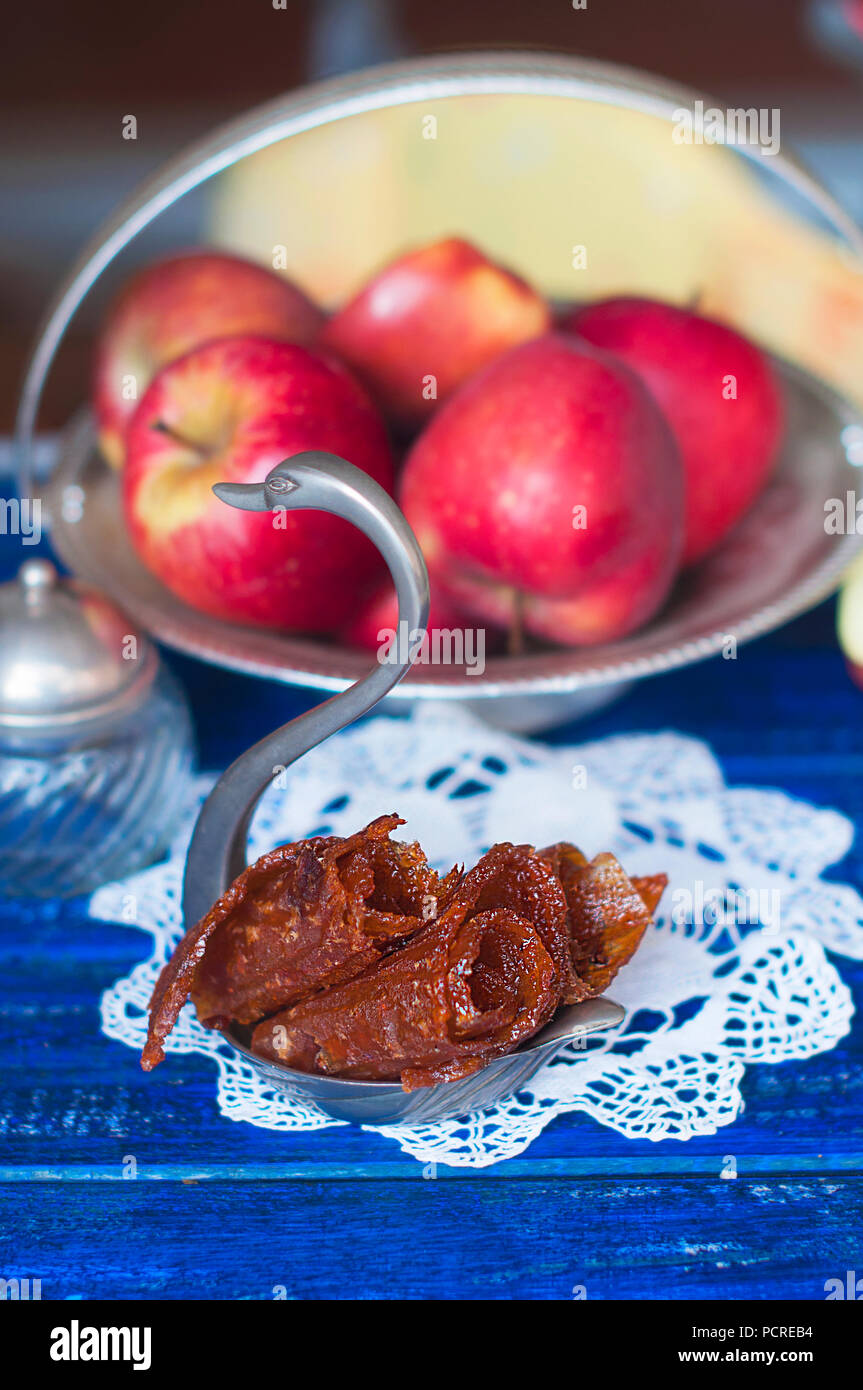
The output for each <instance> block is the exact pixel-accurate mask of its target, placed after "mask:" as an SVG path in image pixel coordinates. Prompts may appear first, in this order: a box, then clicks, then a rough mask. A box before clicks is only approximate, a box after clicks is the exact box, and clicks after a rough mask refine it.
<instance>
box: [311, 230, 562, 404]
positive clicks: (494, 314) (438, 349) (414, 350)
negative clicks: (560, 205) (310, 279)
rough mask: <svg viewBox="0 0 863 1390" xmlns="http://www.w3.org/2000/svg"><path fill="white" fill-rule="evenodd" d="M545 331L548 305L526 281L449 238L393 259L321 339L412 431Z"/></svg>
mask: <svg viewBox="0 0 863 1390" xmlns="http://www.w3.org/2000/svg"><path fill="white" fill-rule="evenodd" d="M548 326H549V311H548V306H547V305H546V303H545V302H544V300H543V299H541V298H540V296H539V295H538V294H537V293H536V291H535V290H533V289H531V287H530V286H529V285H527V284H526V283H525V282H524V280H521V279H519V277H518V276H517V275H513V274H512V273H511V272H510V271H508V270H505V269H504V268H503V266H499V265H495V264H494V262H493V261H490V260H488V258H487V257H486V256H484V255H483V254H482V253H481V252H480V251H477V250H476V248H475V247H473V246H471V245H470V244H469V243H468V242H466V241H459V240H458V239H457V238H456V237H450V238H449V239H448V240H446V241H437V242H434V243H433V244H432V245H430V246H422V247H420V248H419V249H418V250H416V251H410V252H408V254H407V255H405V256H401V257H400V258H399V259H398V260H396V261H392V262H391V263H390V264H389V265H388V266H386V267H385V268H384V269H383V270H382V271H381V272H380V274H379V275H377V276H376V277H375V278H374V279H373V280H372V281H371V282H370V283H369V284H368V285H366V287H365V288H364V289H363V290H361V291H360V293H359V294H358V295H357V296H356V297H355V298H354V299H352V300H351V301H350V303H349V304H346V305H345V306H344V308H342V309H341V310H339V312H338V313H336V314H334V315H333V317H332V318H331V319H330V320H329V322H328V323H327V325H326V327H325V329H324V332H323V341H324V342H325V343H326V345H327V346H328V347H330V348H332V350H333V351H334V352H336V353H338V355H339V356H340V357H341V358H342V360H343V361H345V362H347V363H348V365H349V366H351V367H353V368H354V370H355V371H356V372H357V374H358V375H359V377H360V378H361V380H363V381H364V382H365V384H366V385H367V386H368V387H369V389H370V391H371V392H372V394H373V395H374V396H375V397H376V398H377V400H378V402H379V403H380V405H381V407H382V409H383V410H384V411H385V413H386V414H388V415H389V416H390V417H391V418H392V419H393V420H395V421H397V422H398V423H399V424H401V425H404V426H406V427H410V426H412V425H416V424H419V423H421V422H422V421H423V420H425V419H427V418H428V416H429V415H430V414H431V413H432V412H433V410H434V408H435V406H436V405H437V403H438V402H440V401H443V400H445V399H446V398H447V397H448V396H449V395H451V394H452V392H453V391H454V390H455V389H456V387H457V386H460V385H461V384H462V382H464V381H466V380H467V379H468V377H470V376H473V374H474V372H476V371H478V370H479V369H480V368H481V367H484V366H485V365H486V364H487V363H488V362H491V361H492V360H493V359H494V358H495V357H499V356H500V354H501V353H502V352H505V351H506V350H507V349H508V348H511V347H514V346H515V345H516V344H517V343H522V342H525V341H526V340H527V339H529V338H536V337H537V336H538V335H539V334H541V333H544V332H545V331H546V329H547V328H548Z"/></svg>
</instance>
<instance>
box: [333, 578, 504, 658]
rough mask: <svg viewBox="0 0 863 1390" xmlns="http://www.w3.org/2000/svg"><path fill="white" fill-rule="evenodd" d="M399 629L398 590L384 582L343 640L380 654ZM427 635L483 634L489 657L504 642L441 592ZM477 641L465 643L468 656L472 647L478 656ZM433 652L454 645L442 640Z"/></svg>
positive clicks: (435, 592) (431, 610)
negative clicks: (391, 636)
mask: <svg viewBox="0 0 863 1390" xmlns="http://www.w3.org/2000/svg"><path fill="white" fill-rule="evenodd" d="M398 626H399V605H398V599H397V598H396V591H395V587H394V585H393V584H392V583H391V582H390V581H384V583H383V584H381V585H379V587H378V588H376V589H375V590H374V592H373V593H371V594H370V595H369V597H368V598H367V599H366V601H365V602H364V603H363V604H362V605H361V606H360V608H359V611H358V612H356V613H355V614H354V616H353V617H352V618H351V620H350V622H349V623H348V624H347V625H346V626H345V628H344V631H343V633H342V637H343V638H344V640H345V641H346V642H347V643H348V644H349V645H350V646H352V647H359V648H361V649H362V650H363V651H368V652H380V651H381V649H382V646H384V644H385V643H386V642H387V641H388V640H391V639H390V636H389V635H390V634H391V633H394V632H398ZM426 631H427V632H429V633H432V634H441V635H442V634H444V633H453V632H455V633H458V632H463V633H470V634H474V633H477V634H478V633H479V632H482V638H481V639H479V640H481V642H482V647H483V651H484V653H486V654H489V653H491V652H494V651H499V650H500V647H501V645H502V639H503V634H502V633H500V632H497V631H495V629H493V628H489V627H486V625H485V624H484V623H482V624H480V625H479V626H478V625H477V623H476V621H475V620H474V619H473V618H472V617H471V616H470V614H468V613H466V612H465V610H464V609H463V608H460V607H459V606H458V604H455V603H453V602H452V600H451V599H449V598H448V597H447V595H446V594H442V593H440V592H439V591H438V590H437V589H433V591H432V596H431V603H430V605H429V616H428V623H427V624H426ZM477 640H478V639H477V637H473V636H471V637H470V638H469V639H467V640H463V643H462V650H463V651H465V652H467V651H468V647H469V646H470V651H471V652H474V653H475V652H476V651H477ZM433 650H439V651H446V652H449V651H450V645H449V644H448V643H447V642H445V641H443V640H440V641H439V642H438V643H437V644H433Z"/></svg>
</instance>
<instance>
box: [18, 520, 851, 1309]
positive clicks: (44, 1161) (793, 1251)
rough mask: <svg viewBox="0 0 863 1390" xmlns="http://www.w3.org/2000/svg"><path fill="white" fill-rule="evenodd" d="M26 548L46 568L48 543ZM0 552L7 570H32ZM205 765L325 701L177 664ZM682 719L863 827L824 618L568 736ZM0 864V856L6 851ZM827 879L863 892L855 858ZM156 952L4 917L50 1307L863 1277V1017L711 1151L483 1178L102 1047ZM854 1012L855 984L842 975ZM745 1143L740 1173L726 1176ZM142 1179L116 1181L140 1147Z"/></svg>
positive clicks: (25, 1244)
mask: <svg viewBox="0 0 863 1390" xmlns="http://www.w3.org/2000/svg"><path fill="white" fill-rule="evenodd" d="M28 553H29V554H32V553H34V552H33V551H32V550H29V551H28ZM17 558H18V555H17V551H16V548H15V546H14V544H13V543H12V542H11V541H10V540H8V539H6V538H0V561H2V562H3V569H2V572H0V577H2V578H5V577H7V576H8V575H9V574H10V573H11V571H12V568H13V565H14V564H15V563H16V562H17ZM170 660H171V664H172V665H173V666H174V669H175V670H176V672H177V674H178V675H179V677H180V679H181V680H182V681H183V682H184V684H185V686H186V689H187V691H188V694H189V697H190V699H191V702H192V706H193V709H194V711H195V715H196V719H197V727H198V735H199V743H200V749H201V764H202V766H203V767H205V768H213V769H216V768H221V767H223V766H224V765H225V764H226V763H227V761H228V760H229V759H230V758H232V757H233V756H235V755H236V754H237V753H238V752H240V751H241V749H242V748H244V747H245V746H246V745H247V743H248V742H249V741H250V738H251V737H252V736H257V735H258V734H259V733H261V732H263V731H265V730H269V729H270V728H272V727H274V726H275V725H276V724H278V723H280V722H282V721H283V720H284V719H285V718H286V717H288V716H289V715H290V714H291V713H295V712H298V711H299V710H300V709H301V708H305V707H306V706H307V704H308V701H307V700H306V697H305V696H303V695H302V694H299V695H298V694H297V693H296V692H291V691H289V690H286V689H285V688H284V687H282V686H279V685H276V684H272V683H265V682H254V681H251V680H247V679H244V678H242V677H238V676H233V675H230V674H227V673H224V672H220V671H216V670H213V669H211V668H209V667H205V666H203V665H201V664H199V663H196V662H192V661H186V660H183V659H177V658H170ZM663 728H674V729H679V730H683V731H686V732H691V733H693V734H696V735H698V736H699V737H701V738H705V739H707V740H709V742H710V743H711V745H712V747H713V748H714V750H715V751H716V753H717V755H718V756H719V758H720V760H721V762H722V765H723V767H724V770H725V773H726V776H727V778H728V780H729V782H730V783H732V784H734V785H747V784H756V785H764V786H778V787H781V788H783V789H784V790H786V791H788V792H791V793H793V794H796V795H799V796H803V797H805V798H807V799H808V800H810V801H813V802H818V803H823V804H829V805H832V806H835V807H837V808H839V809H840V810H842V811H844V812H845V813H846V814H848V815H850V816H851V817H852V818H853V819H854V821H855V823H856V824H858V825H861V824H863V692H860V691H859V690H857V689H855V687H854V686H853V685H852V684H851V682H850V681H849V679H848V677H847V676H846V673H845V670H844V667H843V663H842V660H841V658H840V656H839V653H838V651H837V648H836V646H835V641H834V637H833V611H832V605H829V604H828V605H824V606H823V607H822V608H820V609H819V610H817V611H816V612H814V613H812V614H810V615H809V616H808V617H806V618H804V619H801V620H800V621H798V622H796V623H794V624H793V625H791V626H789V627H787V628H786V629H785V630H784V631H782V632H781V633H778V634H776V635H775V636H772V637H770V638H767V639H765V640H762V641H760V642H758V643H755V644H753V645H751V646H747V647H744V648H742V649H741V651H740V653H739V657H738V660H737V661H736V662H723V661H721V660H718V661H711V662H708V663H704V664H702V665H699V666H696V667H694V668H692V669H690V670H688V671H684V672H681V673H677V674H673V675H670V676H667V677H663V678H659V679H654V680H651V681H647V682H644V683H643V684H641V685H640V686H639V687H638V688H637V689H636V690H635V691H634V692H633V693H631V694H630V695H629V696H628V697H627V698H626V699H625V700H623V701H622V702H621V703H619V704H618V705H616V706H615V707H614V708H613V709H611V710H609V711H607V712H606V713H604V714H603V715H601V716H600V717H598V718H595V719H593V720H591V721H590V722H589V723H585V724H582V725H578V726H577V727H575V726H573V727H568V728H563V729H560V730H558V731H556V732H555V734H554V735H553V737H554V739H555V741H567V740H573V739H576V738H584V737H590V738H596V737H600V736H602V735H604V734H612V733H618V732H621V731H629V730H656V729H663ZM0 853H2V846H0ZM837 877H840V878H842V879H844V880H847V881H849V882H851V883H853V884H855V885H856V886H857V887H858V888H863V849H861V846H860V844H857V845H856V846H855V848H854V850H853V851H852V854H851V856H850V858H849V860H847V861H846V862H845V863H844V864H843V865H842V867H841V870H839V871H838V872H837ZM146 949H147V948H146V939H145V938H144V937H142V936H141V935H140V934H139V933H138V932H135V931H130V930H129V929H128V928H123V927H120V926H117V927H113V926H106V925H102V924H97V923H95V922H92V921H90V920H89V919H88V918H87V915H86V905H85V902H84V901H83V900H74V901H71V902H66V903H60V902H50V903H47V904H45V903H42V904H37V903H33V902H28V901H21V900H15V901H9V900H7V901H5V902H3V903H2V904H0V1019H2V1035H0V1078H2V1080H0V1087H2V1092H0V1200H2V1204H3V1205H2V1220H0V1277H6V1278H12V1277H19V1278H26V1277H29V1278H41V1280H42V1295H43V1297H45V1298H49V1297H50V1298H90V1297H94V1298H95V1297H107V1298H138V1297H156V1298H165V1299H178V1298H230V1299H234V1298H243V1299H268V1298H272V1297H273V1290H274V1288H276V1287H277V1286H284V1289H285V1290H286V1293H287V1296H288V1297H292V1298H310V1297H311V1298H318V1297H333V1298H341V1297H350V1298H356V1297H361V1298H364V1297H367V1298H391V1297H407V1298H426V1297H434V1296H437V1297H446V1298H463V1299H474V1298H502V1299H508V1298H513V1297H528V1298H544V1299H545V1298H548V1299H568V1298H571V1297H572V1291H573V1289H574V1288H575V1287H576V1286H584V1288H585V1290H586V1294H587V1297H588V1298H593V1299H604V1298H631V1299H647V1298H651V1299H678V1298H693V1297H694V1298H710V1299H720V1298H730V1299H742V1298H752V1297H754V1298H777V1297H782V1298H792V1299H816V1300H818V1299H823V1298H824V1284H825V1280H827V1279H830V1278H836V1277H839V1278H842V1279H844V1278H845V1275H846V1271H848V1270H856V1271H857V1272H858V1274H863V1239H861V1230H863V1221H861V1215H863V1182H861V1170H863V1027H861V1026H860V1025H859V1024H857V1025H856V1026H855V1028H854V1031H853V1032H852V1034H851V1035H850V1036H849V1037H848V1038H846V1039H845V1040H843V1042H842V1045H841V1046H840V1047H838V1048H837V1049H835V1050H834V1051H833V1052H831V1053H828V1054H825V1055H821V1056H818V1057H815V1058H813V1059H811V1060H810V1061H807V1062H803V1063H787V1064H784V1065H782V1066H777V1067H764V1066H762V1067H754V1068H752V1069H751V1070H750V1071H749V1072H748V1073H747V1076H746V1079H745V1082H744V1095H745V1099H746V1109H745V1112H744V1113H743V1115H742V1117H741V1118H740V1119H739V1120H738V1121H737V1123H736V1124H734V1125H733V1126H731V1127H729V1128H726V1129H723V1130H721V1131H720V1132H719V1133H718V1134H717V1135H716V1136H715V1137H713V1138H703V1139H698V1140H693V1141H690V1142H689V1143H685V1144H684V1143H679V1142H675V1141H670V1142H667V1143H664V1144H660V1145H654V1144H650V1143H647V1142H632V1141H627V1140H624V1139H623V1138H621V1137H620V1136H619V1135H617V1134H615V1133H613V1132H612V1131H610V1130H607V1129H603V1128H601V1127H599V1126H598V1125H596V1124H594V1123H593V1122H592V1121H590V1120H588V1119H586V1118H585V1117H582V1116H578V1115H571V1116H567V1117H563V1118H560V1119H558V1120H556V1121H555V1122H554V1123H553V1124H551V1125H550V1126H549V1127H548V1128H547V1129H546V1130H545V1132H544V1133H543V1134H542V1135H541V1136H540V1137H539V1138H538V1139H537V1141H536V1142H535V1143H534V1144H533V1145H532V1147H531V1148H530V1149H529V1150H528V1151H527V1152H526V1153H525V1154H523V1155H522V1156H521V1157H520V1158H517V1159H513V1160H511V1161H509V1162H507V1163H503V1164H500V1165H498V1166H497V1167H494V1168H492V1169H487V1170H484V1171H480V1172H468V1173H466V1172H464V1171H462V1170H452V1169H450V1170H447V1169H445V1168H438V1170H437V1176H436V1178H434V1179H433V1180H432V1179H427V1178H424V1177H423V1170H422V1168H421V1167H420V1166H419V1165H418V1164H417V1163H415V1162H414V1161H413V1160H412V1159H410V1158H408V1157H406V1156H405V1155H403V1154H401V1152H400V1151H399V1150H398V1149H397V1148H396V1146H395V1145H393V1144H392V1143H391V1142H389V1141H387V1140H384V1139H382V1138H379V1137H377V1136H376V1135H370V1134H366V1133H363V1132H362V1131H360V1130H358V1129H354V1128H352V1127H345V1128H339V1129H332V1130H327V1131H323V1132H321V1133H318V1134H297V1135H279V1134H273V1133H267V1132H265V1131H262V1130H258V1129H254V1128H252V1127H250V1126H248V1125H244V1124H233V1123H231V1122H230V1121H227V1120H224V1119H222V1118H221V1117H220V1115H219V1113H218V1111H217V1108H216V1103H215V1086H214V1073H213V1068H212V1065H211V1064H210V1063H209V1062H208V1061H206V1060H205V1059H204V1058H203V1057H199V1056H191V1057H182V1056H171V1057H170V1058H169V1060H168V1061H167V1063H166V1064H165V1065H164V1066H162V1067H160V1068H159V1069H158V1070H157V1071H156V1072H155V1073H153V1074H152V1075H150V1076H145V1075H144V1073H143V1072H142V1071H141V1070H140V1067H139V1065H138V1059H137V1057H136V1056H135V1054H134V1053H133V1052H131V1051H130V1050H128V1049H126V1048H124V1047H122V1046H120V1045H118V1044H117V1043H113V1042H109V1041H108V1040H107V1039H106V1038H104V1037H103V1036H102V1034H101V1033H100V1031H99V1024H98V1014H97V1006H98V1000H99V996H100V994H101V992H102V990H103V989H104V988H105V987H106V986H107V985H109V984H110V983H112V982H113V981H114V980H115V979H117V977H118V976H120V975H122V974H125V973H126V972H127V971H128V970H129V969H130V967H131V966H132V965H133V964H134V963H135V962H136V961H138V960H140V959H141V958H142V957H143V955H144V954H145V952H146ZM837 964H838V965H839V966H840V969H841V971H842V973H843V975H844V978H845V979H846V981H848V983H849V984H850V986H851V987H852V989H854V991H855V994H856V997H857V1002H858V1004H859V1002H860V1000H861V998H863V967H861V966H860V965H853V964H851V963H849V962H847V961H844V960H842V961H837ZM728 1154H733V1155H734V1156H735V1158H736V1163H737V1170H738V1174H739V1176H738V1177H737V1179H736V1180H725V1179H722V1178H721V1177H720V1172H721V1170H722V1168H723V1164H724V1158H725V1156H726V1155H728ZM130 1156H132V1157H134V1158H135V1160H136V1163H137V1177H136V1178H135V1179H134V1180H128V1179H126V1178H124V1176H123V1174H124V1166H125V1165H126V1164H127V1159H128V1157H130Z"/></svg>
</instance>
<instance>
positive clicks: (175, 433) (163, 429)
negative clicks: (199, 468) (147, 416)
mask: <svg viewBox="0 0 863 1390" xmlns="http://www.w3.org/2000/svg"><path fill="white" fill-rule="evenodd" d="M151 428H152V429H154V430H157V431H158V433H159V434H166V435H167V436H168V438H169V439H173V440H174V442H175V444H180V445H182V447H183V448H184V449H191V450H192V451H193V453H196V454H201V455H204V454H207V453H209V450H208V449H207V448H206V447H205V446H204V445H203V444H196V443H195V441H194V440H193V439H187V438H186V436H185V435H184V434H181V433H180V431H179V430H175V429H174V428H173V426H172V425H166V424H165V421H164V420H157V421H156V423H155V424H154V425H153V426H152V427H151Z"/></svg>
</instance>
